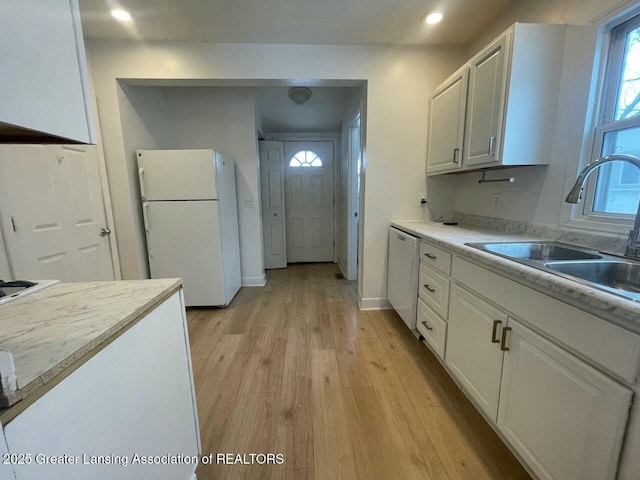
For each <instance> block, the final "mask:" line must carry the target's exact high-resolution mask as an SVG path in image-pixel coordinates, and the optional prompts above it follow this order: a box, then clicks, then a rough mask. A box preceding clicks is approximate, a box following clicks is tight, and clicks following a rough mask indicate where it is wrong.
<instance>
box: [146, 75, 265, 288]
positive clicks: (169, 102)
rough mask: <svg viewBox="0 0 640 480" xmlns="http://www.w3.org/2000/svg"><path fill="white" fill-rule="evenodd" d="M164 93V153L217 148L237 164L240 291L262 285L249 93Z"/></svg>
mask: <svg viewBox="0 0 640 480" xmlns="http://www.w3.org/2000/svg"><path fill="white" fill-rule="evenodd" d="M143 88H144V87H143ZM163 91H164V98H165V103H166V106H167V114H168V118H170V119H171V122H172V129H173V133H172V139H171V144H170V145H169V147H168V148H215V149H216V150H218V151H220V153H223V154H225V155H228V156H230V157H231V158H233V159H234V160H235V162H236V188H237V191H236V194H237V196H238V228H239V231H240V263H241V267H242V285H244V286H249V285H264V268H263V255H262V228H261V215H260V185H259V184H260V170H259V169H260V166H259V163H258V154H257V152H258V139H257V135H256V112H255V110H254V103H253V94H252V92H251V91H250V90H249V89H246V88H244V89H238V88H229V87H167V88H164V89H163ZM248 204H249V205H251V204H253V206H247V205H248Z"/></svg>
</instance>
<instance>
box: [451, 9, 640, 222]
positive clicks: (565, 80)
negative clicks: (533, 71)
mask: <svg viewBox="0 0 640 480" xmlns="http://www.w3.org/2000/svg"><path fill="white" fill-rule="evenodd" d="M630 3H634V2H628V1H624V2H620V1H619V0H618V1H616V0H561V1H559V0H554V1H551V0H525V1H521V2H516V3H514V6H513V7H512V8H510V9H509V10H507V11H506V12H505V13H504V14H503V15H501V16H500V17H499V18H498V19H497V20H496V21H495V22H494V23H493V24H492V25H490V26H489V28H488V29H486V30H485V31H484V32H483V33H482V35H480V36H479V37H478V38H477V39H476V40H474V42H472V44H471V45H470V48H469V52H470V55H469V56H471V54H472V53H473V52H476V51H478V50H480V49H481V48H482V47H483V46H484V45H486V44H487V43H488V42H489V41H490V40H491V39H493V38H494V37H496V36H497V35H499V34H500V33H501V32H502V31H504V30H506V29H507V28H508V27H509V26H510V25H511V24H513V23H514V22H516V21H517V22H532V23H535V22H540V23H543V22H544V23H570V24H576V25H588V27H587V28H588V29H589V32H582V33H578V32H579V30H578V29H577V28H572V29H570V30H569V32H570V34H569V35H568V37H567V38H568V40H567V45H566V47H565V57H564V58H565V60H564V62H563V76H562V81H561V84H560V85H559V105H558V112H557V115H556V120H555V122H556V124H555V129H554V131H555V135H554V136H553V138H550V139H549V141H550V142H551V143H552V154H551V158H550V165H549V166H548V167H522V168H513V169H508V170H504V171H499V172H494V173H493V174H492V175H494V178H497V177H501V176H514V177H515V178H516V183H514V184H508V183H493V184H484V185H479V184H478V183H477V179H478V178H479V174H477V173H475V174H465V175H461V176H459V177H457V180H455V185H456V194H455V199H454V205H453V209H454V210H455V211H459V212H463V213H470V214H475V215H486V216H491V217H498V218H504V219H511V220H521V221H528V222H536V223H545V224H553V225H558V224H564V223H567V222H568V221H570V219H571V211H572V208H579V207H572V206H571V205H569V204H566V203H565V202H564V198H565V196H566V194H567V192H568V190H569V188H570V185H571V184H572V182H573V181H574V180H575V178H576V176H577V174H578V172H579V171H580V168H581V165H584V164H585V163H586V162H587V161H588V160H589V158H588V155H589V153H590V146H591V138H590V133H589V129H590V120H591V118H590V115H591V109H590V108H589V107H590V102H593V92H594V91H593V88H594V86H595V82H594V77H593V74H594V70H595V69H596V67H597V64H596V54H597V49H598V46H597V44H598V43H597V23H602V17H608V16H610V15H611V12H612V11H613V10H616V8H617V6H618V7H619V6H620V5H627V4H630ZM592 20H593V22H592ZM494 194H501V204H502V207H501V209H500V210H497V211H496V210H495V209H493V207H492V204H493V196H494Z"/></svg>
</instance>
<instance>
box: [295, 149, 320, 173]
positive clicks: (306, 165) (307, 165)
mask: <svg viewBox="0 0 640 480" xmlns="http://www.w3.org/2000/svg"><path fill="white" fill-rule="evenodd" d="M301 153H304V156H305V161H304V162H300V160H299V159H298V158H297V157H298V155H299V154H301ZM309 153H312V154H313V155H315V158H313V160H312V161H311V162H307V161H306V160H307V154H309ZM294 159H295V160H297V161H298V162H299V163H300V165H291V162H292V161H293V160H294ZM316 159H318V160H320V165H313V163H312V162H315V160H316ZM287 168H294V169H298V168H324V160H323V159H322V157H321V156H320V155H318V154H317V153H316V152H314V151H313V150H298V151H297V152H296V153H294V154H293V155H291V156H290V157H289V161H288V162H287Z"/></svg>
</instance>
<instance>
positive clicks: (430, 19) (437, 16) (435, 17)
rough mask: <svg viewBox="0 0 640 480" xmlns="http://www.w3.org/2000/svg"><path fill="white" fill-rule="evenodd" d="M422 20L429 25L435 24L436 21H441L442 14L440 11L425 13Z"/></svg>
mask: <svg viewBox="0 0 640 480" xmlns="http://www.w3.org/2000/svg"><path fill="white" fill-rule="evenodd" d="M424 21H425V22H426V23H428V24H429V25H435V24H436V23H440V21H442V14H441V13H440V12H431V13H429V14H427V16H426V17H425V18H424Z"/></svg>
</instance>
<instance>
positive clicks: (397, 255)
mask: <svg viewBox="0 0 640 480" xmlns="http://www.w3.org/2000/svg"><path fill="white" fill-rule="evenodd" d="M419 255H420V239H419V238H416V237H414V236H413V235H409V234H408V233H405V232H403V231H401V230H398V229H397V228H394V227H391V228H389V266H388V269H387V272H388V274H387V297H388V299H389V303H391V305H392V306H393V308H394V309H395V310H396V312H398V315H400V317H402V320H404V323H406V324H407V326H408V327H409V328H410V329H411V330H415V329H416V321H417V311H418V270H419V267H420V259H419Z"/></svg>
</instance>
